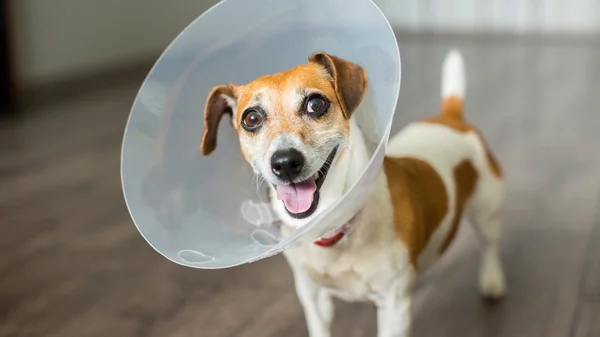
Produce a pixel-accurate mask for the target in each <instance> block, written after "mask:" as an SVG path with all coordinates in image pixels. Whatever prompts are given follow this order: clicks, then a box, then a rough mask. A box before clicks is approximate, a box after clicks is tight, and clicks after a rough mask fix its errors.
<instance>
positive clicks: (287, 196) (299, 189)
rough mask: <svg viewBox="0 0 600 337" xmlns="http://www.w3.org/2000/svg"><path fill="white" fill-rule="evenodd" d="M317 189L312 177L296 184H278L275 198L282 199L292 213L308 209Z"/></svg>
mask: <svg viewBox="0 0 600 337" xmlns="http://www.w3.org/2000/svg"><path fill="white" fill-rule="evenodd" d="M316 190H317V184H316V183H315V180H314V179H309V180H307V181H304V182H301V183H298V184H289V185H278V186H277V199H279V200H282V201H283V203H284V204H285V208H286V209H287V210H288V211H289V212H291V213H294V214H299V213H304V212H306V211H308V209H309V208H310V205H312V202H313V196H314V194H315V191H316Z"/></svg>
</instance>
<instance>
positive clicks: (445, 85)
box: [442, 49, 467, 119]
mask: <svg viewBox="0 0 600 337" xmlns="http://www.w3.org/2000/svg"><path fill="white" fill-rule="evenodd" d="M466 89H467V79H466V75H465V64H464V61H463V57H462V55H461V53H460V51H458V49H451V50H450V51H449V52H448V54H446V58H445V59H444V64H443V66H442V116H446V117H451V118H457V119H462V118H463V101H464V99H465V94H466Z"/></svg>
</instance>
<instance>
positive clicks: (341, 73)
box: [308, 52, 368, 119]
mask: <svg viewBox="0 0 600 337" xmlns="http://www.w3.org/2000/svg"><path fill="white" fill-rule="evenodd" d="M308 61H309V62H314V63H317V64H320V65H321V66H323V67H324V68H325V69H326V70H327V72H328V73H329V74H330V75H331V77H332V79H333V87H334V89H335V92H336V94H337V96H338V100H339V101H340V103H341V104H342V110H343V111H342V112H343V113H344V117H346V118H347V119H348V118H350V116H351V115H352V113H353V112H354V110H356V108H358V106H359V105H360V103H361V102H362V99H363V97H364V95H365V93H366V92H367V86H368V82H367V73H366V72H365V70H364V69H363V68H362V67H361V66H359V65H358V64H355V63H352V62H350V61H346V60H344V59H341V58H339V57H337V56H333V55H329V54H327V53H325V52H316V53H314V54H312V55H311V56H310V57H309V58H308Z"/></svg>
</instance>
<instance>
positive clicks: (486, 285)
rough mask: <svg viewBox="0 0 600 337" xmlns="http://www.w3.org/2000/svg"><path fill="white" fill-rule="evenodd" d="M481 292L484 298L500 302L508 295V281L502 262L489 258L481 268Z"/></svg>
mask: <svg viewBox="0 0 600 337" xmlns="http://www.w3.org/2000/svg"><path fill="white" fill-rule="evenodd" d="M479 290H480V292H481V295H482V296H483V298H485V299H486V300H489V301H498V300H501V299H502V298H504V296H505V295H506V281H505V279H504V272H503V270H502V266H501V264H500V261H499V260H498V259H497V258H487V259H485V260H484V262H483V265H482V266H481V274H480V276H479Z"/></svg>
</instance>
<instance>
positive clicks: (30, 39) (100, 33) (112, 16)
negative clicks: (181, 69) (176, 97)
mask: <svg viewBox="0 0 600 337" xmlns="http://www.w3.org/2000/svg"><path fill="white" fill-rule="evenodd" d="M213 3H216V0H14V1H13V2H12V5H13V8H12V10H13V13H14V16H13V17H14V23H13V24H14V28H15V29H14V32H15V39H14V41H15V49H16V57H17V60H16V61H17V64H18V65H17V69H16V72H17V75H18V78H19V79H20V82H21V83H22V84H25V85H32V84H39V83H45V82H50V81H52V80H55V79H60V78H64V77H68V76H71V75H73V74H77V73H80V72H92V71H96V70H102V69H104V68H109V67H113V66H116V65H120V64H126V63H128V62H132V63H133V62H136V61H138V62H139V60H140V59H145V58H148V57H154V56H156V54H157V53H159V52H160V51H161V50H163V49H164V47H166V46H167V45H168V44H169V42H170V41H171V40H172V39H173V38H174V37H175V36H176V35H177V34H178V33H179V32H180V31H181V30H182V29H183V28H184V27H185V26H186V25H187V24H188V23H189V22H191V21H192V20H193V19H194V18H196V17H197V16H198V15H200V14H201V13H202V12H203V11H205V10H206V9H207V8H208V7H210V6H211V5H212V4H213Z"/></svg>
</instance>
